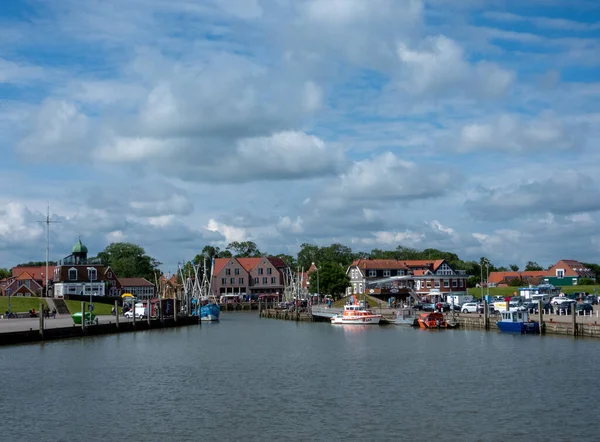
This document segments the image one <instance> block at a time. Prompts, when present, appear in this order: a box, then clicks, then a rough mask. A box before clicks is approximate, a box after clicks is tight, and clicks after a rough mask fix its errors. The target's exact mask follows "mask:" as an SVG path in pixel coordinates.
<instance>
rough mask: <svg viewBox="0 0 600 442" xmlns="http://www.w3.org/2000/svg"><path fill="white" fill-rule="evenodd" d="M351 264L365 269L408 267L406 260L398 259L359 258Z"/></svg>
mask: <svg viewBox="0 0 600 442" xmlns="http://www.w3.org/2000/svg"><path fill="white" fill-rule="evenodd" d="M350 265H351V266H356V267H358V268H359V269H361V270H365V269H406V268H407V267H406V265H405V264H404V261H399V260H397V259H357V260H356V261H354V262H353V263H352V264H350Z"/></svg>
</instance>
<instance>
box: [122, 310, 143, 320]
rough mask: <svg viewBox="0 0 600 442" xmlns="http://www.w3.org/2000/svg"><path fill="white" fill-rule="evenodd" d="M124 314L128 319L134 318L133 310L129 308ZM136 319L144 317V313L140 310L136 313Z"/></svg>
mask: <svg viewBox="0 0 600 442" xmlns="http://www.w3.org/2000/svg"><path fill="white" fill-rule="evenodd" d="M123 316H125V317H126V318H128V319H131V318H133V310H128V311H126V312H125V313H123ZM135 317H136V319H143V318H144V315H143V314H142V313H140V311H139V310H138V311H137V312H136V314H135Z"/></svg>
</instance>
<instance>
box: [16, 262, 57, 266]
mask: <svg viewBox="0 0 600 442" xmlns="http://www.w3.org/2000/svg"><path fill="white" fill-rule="evenodd" d="M45 265H46V261H29V262H24V263H21V264H17V265H16V266H15V267H42V266H45ZM48 265H50V266H55V265H56V261H48Z"/></svg>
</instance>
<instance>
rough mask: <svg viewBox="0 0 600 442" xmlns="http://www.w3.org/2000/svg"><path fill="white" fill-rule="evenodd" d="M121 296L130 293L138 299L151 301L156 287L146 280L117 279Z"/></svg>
mask: <svg viewBox="0 0 600 442" xmlns="http://www.w3.org/2000/svg"><path fill="white" fill-rule="evenodd" d="M119 283H120V286H121V294H123V293H131V294H132V295H133V296H135V297H136V298H138V299H152V298H154V297H155V296H156V287H155V286H154V284H152V283H151V282H150V281H148V280H147V279H146V278H119Z"/></svg>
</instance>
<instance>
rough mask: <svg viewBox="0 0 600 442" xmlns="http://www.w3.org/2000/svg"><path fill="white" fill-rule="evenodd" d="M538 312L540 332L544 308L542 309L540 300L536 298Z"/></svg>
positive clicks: (540, 331)
mask: <svg viewBox="0 0 600 442" xmlns="http://www.w3.org/2000/svg"><path fill="white" fill-rule="evenodd" d="M538 314H539V315H540V316H539V318H538V321H539V329H540V330H539V333H540V335H541V334H542V328H543V324H544V310H543V309H542V300H541V299H538Z"/></svg>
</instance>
